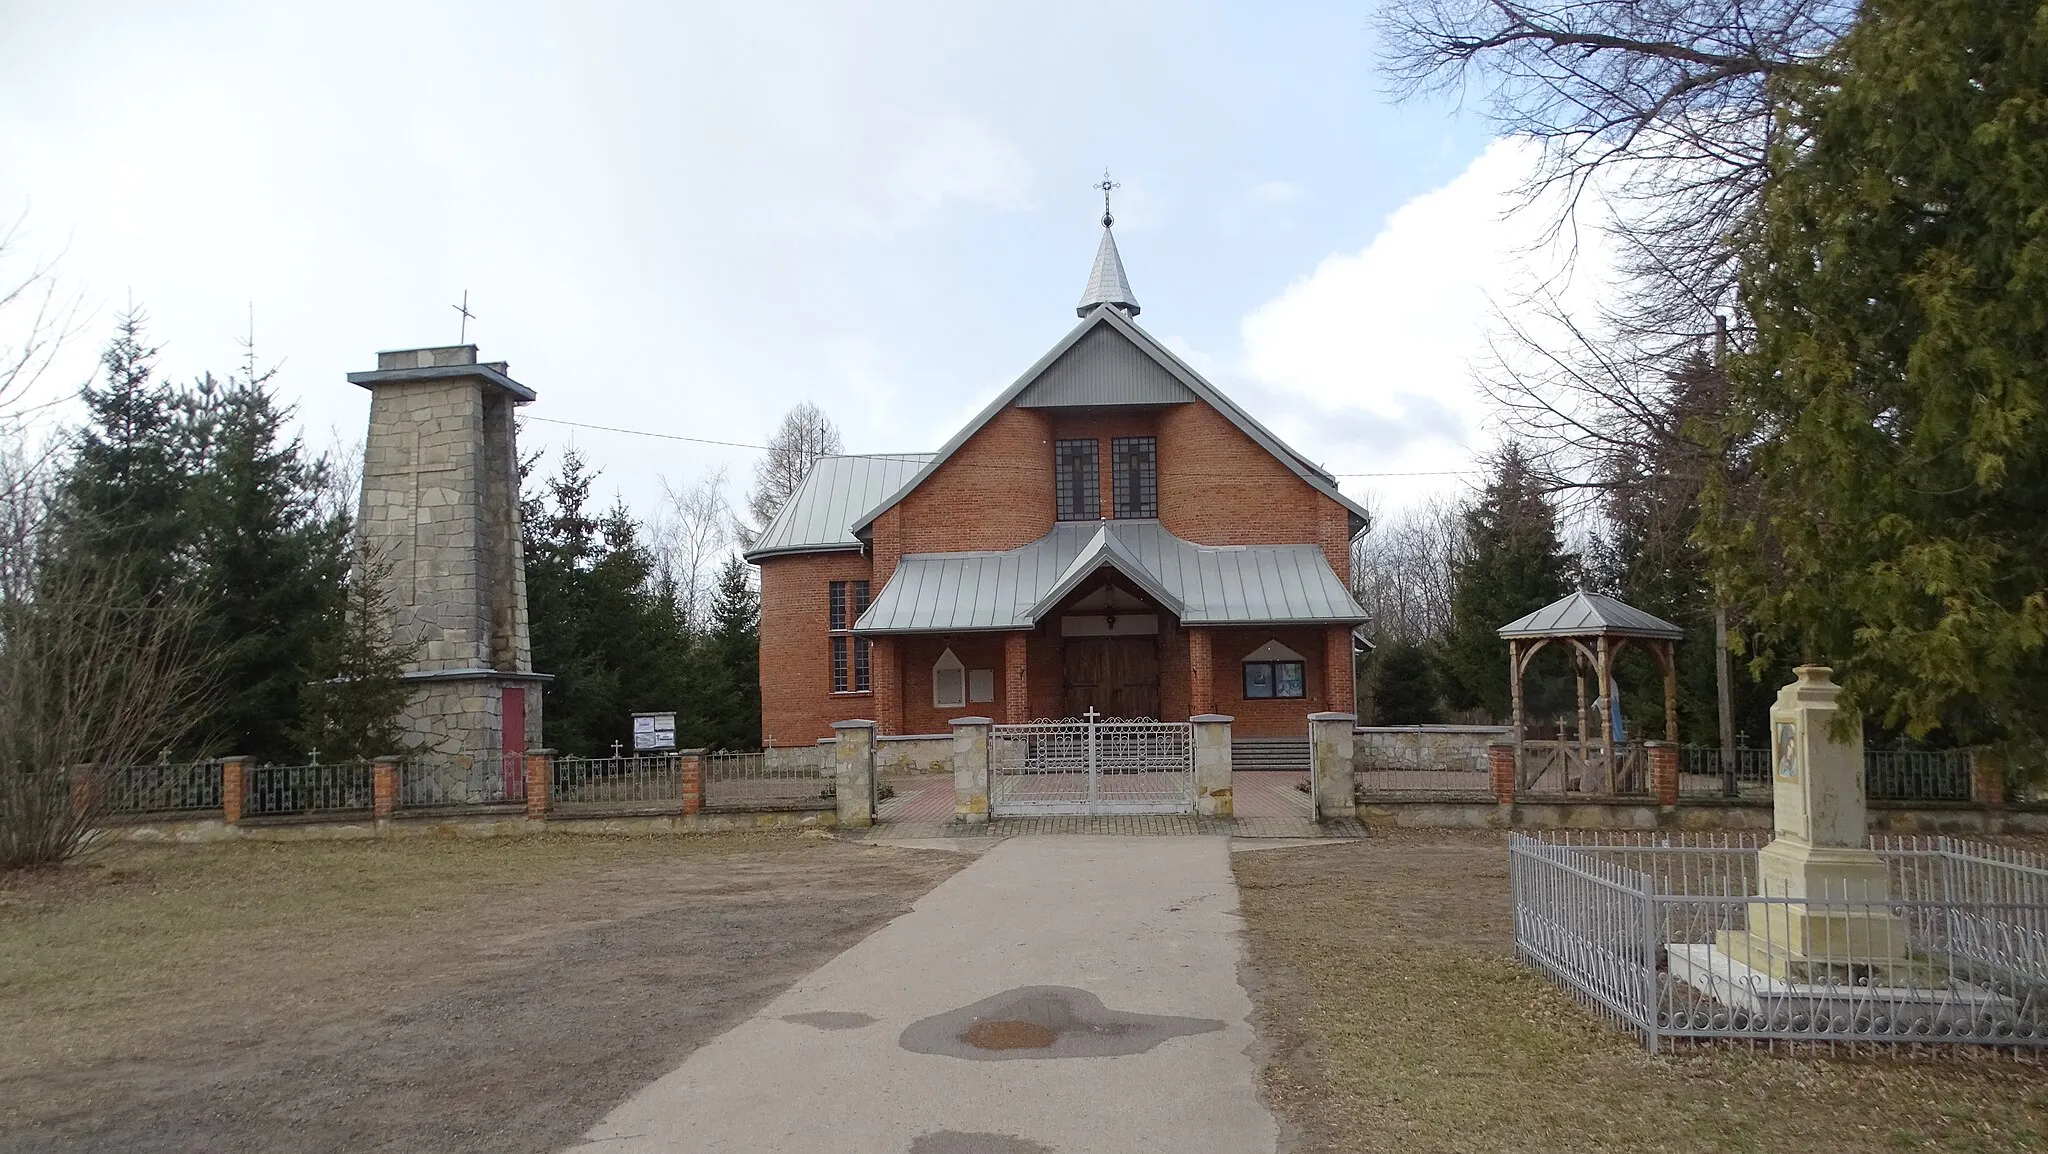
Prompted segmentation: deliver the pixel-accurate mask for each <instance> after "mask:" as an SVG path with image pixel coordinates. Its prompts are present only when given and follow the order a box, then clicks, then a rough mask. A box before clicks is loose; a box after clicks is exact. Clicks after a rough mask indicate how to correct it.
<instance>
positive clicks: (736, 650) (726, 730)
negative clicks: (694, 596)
mask: <svg viewBox="0 0 2048 1154" xmlns="http://www.w3.org/2000/svg"><path fill="white" fill-rule="evenodd" d="M749 568H750V567H749V566H748V565H747V563H746V562H745V561H742V560H740V559H739V558H738V557H733V558H730V559H728V560H727V561H726V563H725V565H724V567H723V568H721V569H720V570H719V571H718V590H717V593H716V594H715V595H714V596H713V598H712V602H711V635H710V637H709V638H708V639H707V645H708V648H709V649H710V651H711V653H712V655H713V658H714V660H715V662H716V668H717V676H718V682H719V685H718V690H717V695H716V698H715V704H716V707H717V710H718V712H717V714H716V717H717V719H718V720H717V727H716V732H715V734H714V736H713V739H712V740H713V744H715V745H718V746H720V747H722V748H725V749H759V748H760V746H761V595H760V593H759V592H757V591H756V590H755V588H754V582H753V575H752V573H751V572H750V571H749Z"/></svg>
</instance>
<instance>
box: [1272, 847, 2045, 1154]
mask: <svg viewBox="0 0 2048 1154" xmlns="http://www.w3.org/2000/svg"><path fill="white" fill-rule="evenodd" d="M1233 861H1234V865H1235V867H1236V871H1237V879H1238V885H1239V888H1240V891H1241V896H1242V900H1243V907H1244V915H1245V919H1246V927H1247V933H1248V936H1249V946H1250V955H1251V963H1252V970H1253V974H1254V978H1255V980H1256V982H1257V983H1258V985H1259V987H1260V988H1258V989H1256V990H1255V991H1254V993H1255V1000H1256V1003H1257V1006H1258V1013H1259V1018H1260V1030H1261V1033H1262V1035H1263V1036H1264V1038H1265V1039H1266V1041H1267V1043H1268V1049H1269V1053H1270V1055H1271V1058H1270V1061H1269V1063H1268V1066H1267V1068H1266V1071H1265V1074H1264V1081H1265V1085H1264V1089H1265V1091H1266V1093H1267V1096H1268V1098H1269V1100H1270V1101H1271V1102H1272V1103H1273V1105H1274V1107H1275V1109H1276V1111H1277V1112H1278V1113H1280V1114H1281V1116H1282V1117H1283V1118H1284V1119H1286V1120H1287V1121H1288V1122H1289V1123H1291V1124H1292V1126H1293V1127H1294V1128H1295V1129H1296V1131H1297V1133H1296V1135H1295V1148H1296V1149H1297V1150H1301V1151H1400V1152H1402V1154H1418V1152H1421V1151H1439V1150H1441V1151H1460V1152H1464V1151H1539V1150H1546V1151H1547V1150H1570V1151H1607V1150H1613V1151H1623V1150H1627V1151H1651V1150H1655V1151H1665V1150H1669V1151H1693V1150H1698V1151H1772V1152H1795V1151H1816V1152H1819V1151H1827V1152H1830V1154H1838V1152H1846V1151H1864V1150H1948V1151H2011V1150H2038V1149H2044V1148H2048V1070H2044V1069H2043V1068H2041V1067H2038V1066H2026V1065H2019V1064H2016V1063H2013V1062H2011V1061H2008V1060H1999V1061H1990V1062H1934V1061H1924V1060H1923V1061H1911V1060H1904V1059H1811V1058H1783V1057H1772V1056H1770V1055H1768V1054H1760V1053H1751V1052H1749V1051H1746V1050H1743V1051H1725V1050H1724V1051H1694V1052H1691V1053H1686V1054H1680V1055H1677V1056H1672V1055H1659V1056H1654V1057H1653V1056H1651V1055H1649V1054H1647V1053H1645V1052H1644V1051H1643V1049H1642V1046H1641V1044H1640V1043H1639V1042H1638V1041H1637V1040H1636V1039H1635V1038H1633V1037H1632V1036H1628V1035H1623V1034H1621V1033H1619V1032H1616V1031H1614V1030H1612V1029H1610V1028H1608V1027H1606V1026H1604V1025H1603V1024H1601V1023H1600V1022H1598V1021H1597V1020H1596V1019H1594V1018H1593V1017H1591V1016H1590V1015H1588V1014H1587V1013H1585V1012H1584V1011H1583V1010H1582V1009H1580V1007H1579V1006H1578V1004H1577V1003H1576V1002H1574V1001H1573V1000H1572V999H1571V998H1570V997H1569V996H1567V995H1566V994H1565V993H1563V992H1562V991H1561V990H1559V989H1558V988H1557V987H1555V986H1553V985H1552V984H1550V983H1549V982H1546V981H1544V980H1543V979H1541V978H1538V977H1537V976H1536V975H1534V974H1533V973H1531V972H1530V971H1528V970H1527V969H1525V968H1523V967H1522V966H1521V965H1519V964H1518V963H1517V962H1516V961H1515V959H1514V957H1513V954H1512V939H1511V935H1510V926H1509V921H1508V910H1507V868H1506V866H1507V846H1506V839H1505V838H1504V837H1502V836H1498V835H1488V834H1459V833H1419V832H1418V833H1405V832H1402V833H1387V834H1383V835H1375V836H1374V837H1373V838H1371V839H1369V840H1367V841H1363V842H1357V843H1351V844H1347V845H1342V846H1331V847H1313V848H1305V849H1294V850H1270V851H1263V852H1258V853H1244V854H1237V855H1234V858H1233Z"/></svg>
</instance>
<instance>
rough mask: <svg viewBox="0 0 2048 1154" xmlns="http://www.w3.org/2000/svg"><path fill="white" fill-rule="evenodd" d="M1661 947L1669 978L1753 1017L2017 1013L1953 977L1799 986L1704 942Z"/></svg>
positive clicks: (1946, 1017)
mask: <svg viewBox="0 0 2048 1154" xmlns="http://www.w3.org/2000/svg"><path fill="white" fill-rule="evenodd" d="M1664 949H1665V957H1666V958H1667V959H1668V964H1669V967H1670V972H1671V976H1672V977H1673V978H1676V979H1677V980H1679V981H1681V982H1684V983H1685V984H1686V985H1688V986H1691V987H1692V988H1693V989H1695V990H1698V991H1699V992H1700V993H1702V994H1704V995H1706V996H1707V997H1709V998H1712V999H1714V1000H1715V1001H1717V1002H1720V1003H1721V1004H1722V1005H1724V1006H1731V1007H1734V1008H1736V1009H1740V1010H1747V1011H1749V1012H1750V1013H1752V1014H1768V1015H1771V1016H1774V1017H1775V1016H1777V1015H1779V1014H1784V1015H1786V1016H1788V1017H1791V1016H1799V1015H1806V1016H1815V1015H1826V1016H1828V1017H1831V1018H1832V1017H1841V1016H1847V1017H1851V1018H1870V1019H1872V1020H1875V1019H1877V1018H1879V1017H1884V1018H1890V1019H1895V1020H1896V1019H1905V1020H1909V1021H1917V1020H1920V1019H1925V1020H1927V1022H1928V1023H1929V1024H1935V1023H1948V1024H1951V1025H1953V1024H1957V1023H1962V1022H1973V1021H1976V1020H1978V1019H1980V1018H1985V1017H1994V1018H1996V1017H2009V1016H2011V1015H2012V1014H2013V1013H2014V1012H2015V1011H2016V1010H2017V1009H2018V1005H2017V1003H2015V1002H2014V1001H2013V1000H2012V999H2011V998H2008V997H2005V996H2003V995H2001V994H1995V993H1993V992H1991V991H1990V990H1987V989H1985V988H1984V987H1982V986H1976V985H1972V984H1970V983H1968V982H1963V981H1957V980H1953V979H1950V980H1948V981H1947V982H1946V983H1945V984H1942V985H1939V986H1937V985H1934V984H1931V983H1930V984H1927V985H1849V984H1844V983H1840V982H1803V981H1798V980H1787V979H1784V978H1777V977H1773V976H1771V975H1770V974H1769V973H1767V972H1765V971H1763V970H1760V969H1756V968H1754V967H1752V966H1750V965H1748V964H1747V963H1744V962H1742V961H1740V960H1738V959H1736V958H1733V957H1730V956H1729V955H1727V954H1725V953H1723V952H1721V950H1720V949H1718V948H1717V947H1715V946H1713V945H1711V944H1709V943H1706V942H1672V943H1670V944H1669V945H1667V946H1666V947H1665V948H1664ZM1892 965H1894V966H1896V962H1893V963H1892Z"/></svg>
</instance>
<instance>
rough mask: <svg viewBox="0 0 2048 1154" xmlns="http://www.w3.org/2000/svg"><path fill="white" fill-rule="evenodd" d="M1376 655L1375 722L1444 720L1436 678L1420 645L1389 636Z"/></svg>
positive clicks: (1373, 692)
mask: <svg viewBox="0 0 2048 1154" xmlns="http://www.w3.org/2000/svg"><path fill="white" fill-rule="evenodd" d="M1373 658H1374V663H1375V664H1376V665H1377V667H1378V668H1377V670H1376V674H1377V676H1376V677H1375V678H1374V680H1373V687H1372V708H1373V723H1374V724H1375V725H1431V724H1434V723H1436V722H1439V721H1442V720H1443V715H1442V713H1440V712H1439V711H1438V709H1437V704H1436V697H1437V695H1436V678H1435V676H1434V674H1433V672H1432V670H1431V669H1430V665H1429V656H1428V654H1426V653H1424V652H1423V651H1422V647H1421V646H1420V645H1417V644H1415V643H1414V642H1412V641H1397V640H1393V639H1389V640H1387V641H1385V642H1383V643H1382V644H1381V645H1380V647H1379V650H1378V652H1376V653H1375V654H1374V655H1373Z"/></svg>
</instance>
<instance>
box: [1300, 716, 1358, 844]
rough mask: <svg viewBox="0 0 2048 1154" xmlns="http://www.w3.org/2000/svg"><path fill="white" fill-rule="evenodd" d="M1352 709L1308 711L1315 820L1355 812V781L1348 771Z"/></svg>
mask: <svg viewBox="0 0 2048 1154" xmlns="http://www.w3.org/2000/svg"><path fill="white" fill-rule="evenodd" d="M1357 725H1358V715H1357V714H1355V713H1311V714H1309V715H1308V736H1309V742H1308V772H1309V776H1310V778H1311V780H1312V781H1313V782H1314V788H1315V797H1316V820H1317V821H1330V820H1332V819H1334V818H1340V817H1357V816H1358V785H1357V781H1356V779H1355V778H1354V777H1353V776H1352V772H1351V743H1352V740H1353V734H1352V731H1353V730H1354V729H1355V728H1356V727H1357Z"/></svg>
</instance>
